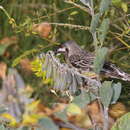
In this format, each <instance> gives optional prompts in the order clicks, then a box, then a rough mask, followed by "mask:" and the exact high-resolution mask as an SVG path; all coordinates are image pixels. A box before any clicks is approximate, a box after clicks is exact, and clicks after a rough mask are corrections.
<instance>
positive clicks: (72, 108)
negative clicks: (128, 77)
mask: <svg viewBox="0 0 130 130" xmlns="http://www.w3.org/2000/svg"><path fill="white" fill-rule="evenodd" d="M0 2H1V3H0V4H1V6H0V11H1V12H0V17H1V21H0V23H1V24H2V27H1V30H0V34H1V36H0V37H1V40H0V56H1V60H2V61H4V62H6V64H5V63H4V64H3V63H2V64H0V66H1V67H2V68H4V69H3V70H2V69H1V71H0V78H1V79H2V85H1V91H0V94H1V95H0V96H1V97H2V98H1V100H0V102H1V104H4V105H5V106H0V129H3V130H6V129H7V130H8V129H16V130H17V129H18V130H25V129H27V130H28V129H36V130H42V129H47V130H51V129H55V130H58V129H62V128H63V129H67V128H69V129H82V128H83V129H88V128H93V129H96V128H94V127H93V123H92V121H91V120H93V121H94V122H95V123H96V126H97V127H98V128H100V126H102V127H103V129H104V130H106V129H108V127H112V129H113V130H115V129H119V128H121V129H125V128H126V126H127V127H128V129H129V123H128V122H129V118H128V117H129V113H128V114H125V113H127V110H122V109H121V110H119V111H121V113H123V114H125V115H124V116H122V117H121V118H120V119H117V118H116V117H111V116H110V111H111V110H112V108H111V105H112V104H113V105H117V104H118V103H117V101H118V100H119V98H120V99H121V98H122V95H123V96H124V95H128V90H129V88H128V87H127V85H128V83H127V82H126V84H124V82H122V81H119V82H116V80H114V79H113V80H111V79H109V80H107V79H103V81H102V80H101V79H100V76H99V73H100V71H101V69H102V67H103V65H104V62H105V60H106V56H107V54H110V56H111V57H110V58H111V60H112V62H114V63H116V64H118V65H119V66H121V67H122V68H123V69H124V70H126V71H127V72H130V71H129V62H130V58H129V48H130V46H129V44H128V43H129V38H130V29H129V14H128V12H129V5H128V3H129V1H127V0H126V1H125V2H124V1H123V0H112V1H110V0H100V1H99V0H97V1H93V0H75V1H72V0H69V1H61V0H49V1H46V0H39V1H35V0H32V1H30V0H23V1H21V0H17V1H16V0H14V1H6V0H5V1H4V0H3V1H0ZM117 10H118V11H117ZM79 16H80V17H79ZM77 17H79V18H77ZM3 21H4V22H3ZM66 32H67V33H66ZM12 36H14V37H17V38H12ZM5 39H6V40H5ZM68 39H71V40H73V39H74V40H75V41H77V42H78V43H79V44H80V45H82V47H83V48H86V47H87V48H88V49H90V50H91V48H95V50H94V53H95V55H96V58H95V60H94V64H93V65H94V72H93V74H94V76H95V77H94V78H93V77H89V74H84V73H80V72H79V71H78V70H76V69H75V68H73V67H72V68H70V67H69V66H68V65H67V64H66V63H62V62H61V61H60V58H59V57H55V56H54V53H53V51H50V50H51V49H52V48H53V46H56V45H58V44H59V42H60V43H61V42H62V41H66V40H68ZM12 41H13V42H12ZM12 43H13V44H12ZM107 47H109V48H110V52H109V50H108V49H107ZM48 50H49V51H48ZM42 51H44V53H42V54H40V55H39V54H38V56H37V58H35V60H34V59H33V58H34V57H36V53H39V52H40V53H41V52H42ZM14 52H15V53H14ZM27 57H28V58H30V59H31V60H32V59H33V61H32V62H31V60H28V64H30V62H31V66H30V65H29V66H28V65H27V64H22V63H21V59H23V60H24V58H27ZM14 59H15V60H14ZM26 61H27V60H25V62H26ZM25 62H24V63H25ZM11 63H13V64H12V65H11ZM7 64H8V65H7ZM18 64H19V65H18ZM16 65H18V66H17V69H18V70H19V71H20V72H21V74H23V73H24V74H23V78H24V80H25V81H27V83H29V84H31V86H33V87H28V85H26V83H24V81H23V79H22V78H21V74H20V75H19V74H18V73H17V71H15V70H12V69H10V68H9V67H11V66H13V67H14V66H16ZM27 66H28V67H27ZM23 68H26V69H24V70H23ZM30 68H32V70H31V69H30ZM32 71H33V72H34V73H35V74H36V76H37V77H38V78H36V77H34V75H33V72H32ZM39 79H42V83H41V80H39ZM104 80H105V81H104ZM29 81H30V82H29ZM84 81H85V82H87V86H86V85H85V84H84ZM34 82H35V84H34ZM121 82H122V83H121ZM21 86H22V87H21ZM46 90H47V91H46ZM50 91H51V92H53V94H55V96H54V95H53V97H52V98H58V99H60V97H62V98H64V99H65V100H68V97H69V101H65V103H63V104H62V103H59V107H58V105H57V101H56V106H55V107H54V106H53V105H55V103H54V101H53V102H51V101H50V99H51V96H52V94H50ZM121 91H122V95H121ZM47 92H48V93H49V94H48V93H47ZM7 95H9V97H8V96H7ZM28 95H29V96H28ZM30 95H31V96H30ZM37 95H38V96H37ZM40 95H42V96H40ZM66 95H67V96H68V97H66ZM48 96H49V99H48V100H47V101H46V102H47V105H48V104H49V105H50V104H51V105H50V106H51V109H50V108H48V107H47V108H46V107H45V106H44V105H43V103H44V104H46V103H45V100H46V97H48ZM128 96H129V95H128ZM41 97H42V98H41ZM36 98H38V99H39V98H40V99H41V100H42V101H43V102H42V101H41V102H40V100H36ZM126 98H127V99H128V97H126ZM6 99H7V100H6ZM9 99H10V100H9ZM123 100H124V99H123ZM125 101H126V100H125ZM21 104H22V105H21ZM52 104H53V105H52ZM122 106H123V107H124V105H122ZM6 108H8V109H9V110H8V109H6ZM12 108H14V110H15V112H13V109H12ZM120 108H122V107H120ZM116 110H118V109H116ZM122 111H123V112H122ZM117 113H118V112H117ZM119 113H120V112H119ZM123 114H122V115H123ZM119 117H120V116H118V118H119ZM99 118H100V119H99ZM111 118H112V119H111ZM115 118H116V119H117V121H116V122H115V121H113V122H112V123H111V124H109V122H110V121H111V120H115ZM109 119H111V120H109ZM114 123H115V124H114ZM99 124H100V125H99ZM113 124H114V125H113ZM112 125H113V126H112ZM10 127H13V128H10ZM98 128H97V129H98Z"/></svg>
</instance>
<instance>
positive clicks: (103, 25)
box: [98, 18, 110, 45]
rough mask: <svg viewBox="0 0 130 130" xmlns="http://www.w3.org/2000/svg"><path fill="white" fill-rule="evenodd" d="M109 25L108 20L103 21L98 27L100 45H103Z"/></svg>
mask: <svg viewBox="0 0 130 130" xmlns="http://www.w3.org/2000/svg"><path fill="white" fill-rule="evenodd" d="M109 23H110V20H109V19H108V18H107V19H104V20H103V21H102V23H101V26H100V27H99V30H98V39H99V41H100V43H101V45H103V42H104V40H105V38H106V34H107V32H108V29H109Z"/></svg>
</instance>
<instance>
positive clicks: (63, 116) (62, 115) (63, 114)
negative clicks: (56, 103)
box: [55, 109, 68, 122]
mask: <svg viewBox="0 0 130 130" xmlns="http://www.w3.org/2000/svg"><path fill="white" fill-rule="evenodd" d="M55 116H56V117H58V118H60V119H61V120H62V121H64V122H67V121H68V118H67V113H66V109H65V110H64V111H61V112H56V113H55Z"/></svg>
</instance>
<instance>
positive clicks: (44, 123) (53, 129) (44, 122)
mask: <svg viewBox="0 0 130 130" xmlns="http://www.w3.org/2000/svg"><path fill="white" fill-rule="evenodd" d="M39 124H40V126H41V130H59V128H58V126H56V125H55V124H54V122H53V121H52V119H51V118H49V117H44V118H42V119H40V120H39Z"/></svg>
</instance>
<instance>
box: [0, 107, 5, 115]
mask: <svg viewBox="0 0 130 130" xmlns="http://www.w3.org/2000/svg"><path fill="white" fill-rule="evenodd" d="M4 112H7V108H6V107H4V106H0V114H2V113H4Z"/></svg>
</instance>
